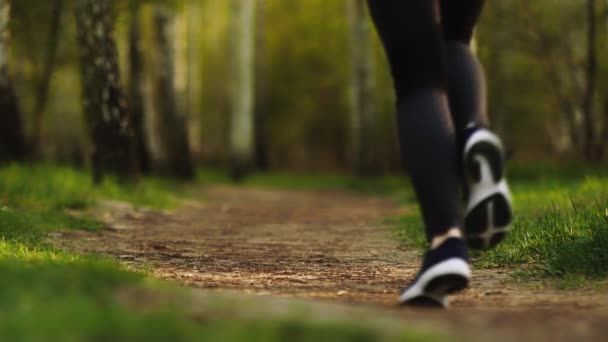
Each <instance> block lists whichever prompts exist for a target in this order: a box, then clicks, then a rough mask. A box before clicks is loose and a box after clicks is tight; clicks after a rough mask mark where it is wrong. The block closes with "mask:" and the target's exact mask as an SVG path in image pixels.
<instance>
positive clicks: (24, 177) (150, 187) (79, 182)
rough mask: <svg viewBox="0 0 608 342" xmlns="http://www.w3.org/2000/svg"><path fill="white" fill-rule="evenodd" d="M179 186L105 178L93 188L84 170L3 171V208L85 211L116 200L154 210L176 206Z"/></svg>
mask: <svg viewBox="0 0 608 342" xmlns="http://www.w3.org/2000/svg"><path fill="white" fill-rule="evenodd" d="M175 188H178V186H177V183H175V182H171V181H168V180H161V179H156V178H144V179H142V180H141V182H140V183H139V184H137V185H134V186H128V185H124V184H120V183H119V182H117V181H116V180H114V179H112V178H106V179H105V180H104V182H103V183H102V184H101V185H99V186H94V185H93V182H92V179H91V176H90V174H89V173H88V172H86V171H83V170H75V169H71V168H66V167H59V166H53V165H41V166H22V165H18V164H14V165H10V166H4V167H0V206H2V207H7V206H8V207H21V208H28V209H44V210H62V209H82V208H85V207H88V206H90V205H92V204H94V203H95V202H96V201H98V200H100V199H107V198H111V199H115V200H122V201H127V202H131V203H134V204H137V205H143V206H148V207H154V208H167V207H171V206H173V205H175V199H176V192H175V191H174V190H172V189H175Z"/></svg>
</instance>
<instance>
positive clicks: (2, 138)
mask: <svg viewBox="0 0 608 342" xmlns="http://www.w3.org/2000/svg"><path fill="white" fill-rule="evenodd" d="M10 13H11V3H10V1H8V0H0V115H1V117H2V119H1V121H0V163H4V162H10V161H20V160H23V159H24V158H25V154H26V142H25V136H24V132H23V123H22V121H21V113H20V110H19V104H18V103H17V95H16V94H15V90H14V88H13V83H12V81H11V78H10V76H9V72H8V59H9V56H10V53H9V51H10V49H9V40H10V30H9V23H10V18H11V14H10Z"/></svg>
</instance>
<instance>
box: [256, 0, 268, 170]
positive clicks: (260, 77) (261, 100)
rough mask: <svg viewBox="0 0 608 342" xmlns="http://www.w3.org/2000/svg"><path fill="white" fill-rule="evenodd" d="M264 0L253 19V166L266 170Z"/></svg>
mask: <svg viewBox="0 0 608 342" xmlns="http://www.w3.org/2000/svg"><path fill="white" fill-rule="evenodd" d="M266 6H267V4H266V0H257V13H256V20H255V22H256V23H255V26H256V28H255V75H256V76H255V114H254V115H255V122H254V129H255V138H254V139H255V166H256V168H258V169H259V170H262V171H266V170H268V168H269V166H270V165H269V163H270V162H269V160H268V132H267V131H266V122H267V118H268V114H267V112H268V97H269V95H270V94H269V89H268V88H269V87H268V61H267V58H266V50H267V49H266V35H265V31H266V30H265V29H266Z"/></svg>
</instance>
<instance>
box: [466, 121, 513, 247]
mask: <svg viewBox="0 0 608 342" xmlns="http://www.w3.org/2000/svg"><path fill="white" fill-rule="evenodd" d="M504 164H505V163H504V155H503V149H502V144H501V143H500V140H498V138H497V137H496V136H495V135H494V134H492V133H490V132H487V131H480V132H477V133H475V134H473V136H472V137H471V138H470V139H469V142H468V143H467V147H466V148H465V154H464V170H465V173H466V180H467V184H468V186H469V189H468V190H469V202H468V205H467V209H466V211H465V219H464V227H465V235H466V239H467V243H468V245H469V247H471V248H474V249H482V250H483V249H489V248H492V247H495V246H496V245H497V244H498V243H500V242H501V241H502V240H503V239H504V237H505V235H506V233H507V232H508V231H509V230H510V225H511V221H512V219H513V214H512V209H511V194H510V191H509V187H508V185H507V182H506V180H505V179H504Z"/></svg>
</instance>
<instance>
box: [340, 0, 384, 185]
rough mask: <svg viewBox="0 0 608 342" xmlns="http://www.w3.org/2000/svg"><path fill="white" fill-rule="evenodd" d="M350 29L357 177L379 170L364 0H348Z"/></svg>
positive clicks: (371, 64)
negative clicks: (375, 147)
mask: <svg viewBox="0 0 608 342" xmlns="http://www.w3.org/2000/svg"><path fill="white" fill-rule="evenodd" d="M348 6H349V11H348V12H349V18H350V28H351V56H352V70H351V86H352V89H351V130H352V131H351V134H352V155H353V158H352V159H353V164H354V169H355V172H356V174H357V175H359V176H371V175H374V174H377V173H378V172H379V170H378V165H379V163H377V160H376V155H377V154H376V153H375V150H374V146H375V143H374V142H375V134H376V117H375V106H374V81H375V80H374V63H373V51H372V47H371V39H370V25H369V22H368V20H367V13H366V8H367V6H366V4H365V0H353V1H349V2H348Z"/></svg>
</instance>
